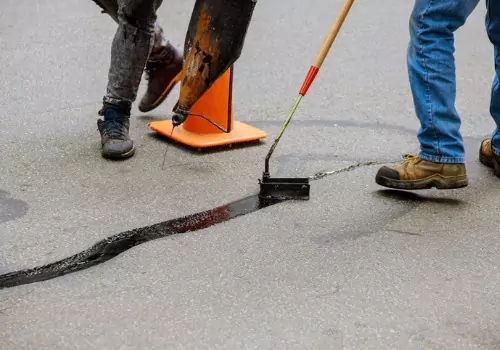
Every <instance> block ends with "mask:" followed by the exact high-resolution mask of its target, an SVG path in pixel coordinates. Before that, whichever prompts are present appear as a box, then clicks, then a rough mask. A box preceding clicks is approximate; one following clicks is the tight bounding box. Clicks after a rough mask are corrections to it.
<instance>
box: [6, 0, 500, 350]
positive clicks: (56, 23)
mask: <svg viewBox="0 0 500 350" xmlns="http://www.w3.org/2000/svg"><path fill="white" fill-rule="evenodd" d="M340 5H341V1H340V0H330V1H327V0H308V1H299V0H287V1H277V0H261V1H259V2H258V4H257V7H256V10H255V15H254V20H253V22H252V24H251V27H250V29H249V33H248V37H247V40H246V44H245V48H244V51H243V54H242V57H241V59H240V60H239V61H238V62H237V64H236V69H235V73H236V75H235V82H234V84H235V91H234V103H235V118H236V119H237V120H239V121H244V122H246V123H248V124H251V125H253V126H256V127H258V128H261V129H263V130H265V131H266V132H268V133H269V137H268V138H267V139H266V140H265V141H264V142H262V143H258V144H256V145H242V146H238V147H233V148H229V149H222V150H212V151H207V152H197V151H192V150H190V149H187V148H185V147H182V146H180V145H171V146H170V148H169V150H168V153H167V156H166V158H165V166H164V167H163V168H162V163H163V160H164V154H165V147H166V145H167V144H168V142H167V141H166V140H165V139H163V138H159V137H156V136H155V134H154V133H153V132H152V131H151V130H150V129H149V128H148V127H147V124H148V123H149V122H150V121H155V120H162V119H167V118H169V117H170V116H171V110H172V107H173V105H174V104H175V102H176V98H177V97H178V94H179V90H178V88H176V89H175V90H174V91H173V92H172V94H171V96H170V97H169V98H168V99H167V100H166V101H165V102H164V104H163V105H162V106H161V107H159V108H158V109H157V110H155V111H153V112H151V113H147V114H142V113H139V112H138V111H137V109H134V110H133V117H132V126H131V133H132V137H133V138H134V140H135V142H136V144H137V153H136V156H135V157H134V158H132V159H130V160H128V161H125V162H110V161H106V160H104V159H102V158H101V156H100V150H99V135H98V132H97V126H96V119H97V111H98V109H99V107H100V101H101V100H102V95H103V93H104V92H105V86H106V79H107V70H108V64H109V51H110V42H111V40H112V37H113V35H114V30H115V28H116V26H115V23H114V22H112V20H111V19H110V18H109V17H107V16H106V15H102V14H100V12H99V10H98V8H97V7H96V6H95V5H94V4H93V3H92V2H91V1H89V0H79V1H77V0H65V1H59V2H55V1H49V0H2V1H1V4H0V52H1V54H0V66H1V83H0V95H1V96H2V98H1V99H0V112H1V113H0V149H1V152H0V275H3V274H7V273H10V272H13V271H18V270H23V269H30V268H34V267H37V266H43V265H46V264H50V263H53V262H55V261H58V260H61V259H64V258H67V257H69V256H72V255H73V254H77V253H79V252H82V251H85V250H86V249H88V248H89V247H91V246H92V245H93V244H95V243H96V242H98V241H100V240H102V239H105V238H107V237H110V236H113V235H116V234H119V233H121V232H125V231H129V230H131V229H135V228H141V227H144V226H149V225H153V224H156V223H160V222H164V221H168V220H172V219H175V218H179V217H184V216H187V215H191V214H195V213H199V212H203V211H206V210H210V209H213V208H216V207H219V206H222V205H225V204H227V203H231V202H234V201H238V200H240V199H242V198H246V197H248V196H252V195H254V194H256V193H257V192H258V182H257V180H258V179H259V178H260V177H261V174H262V170H263V164H264V163H263V160H264V157H265V155H266V152H267V150H268V149H269V146H270V143H271V141H272V139H273V137H274V136H275V134H276V133H277V131H278V129H279V127H280V125H281V123H282V122H283V120H284V118H285V116H286V113H287V112H288V110H289V108H290V107H291V105H292V103H293V100H294V98H295V96H296V94H297V92H298V89H299V88H300V85H301V84H302V80H303V78H304V75H305V74H306V72H307V70H308V68H309V65H310V64H311V63H312V60H313V59H314V56H315V55H316V52H317V50H318V49H319V47H320V45H321V43H322V41H323V39H324V37H325V35H326V32H327V30H328V28H329V27H330V24H331V22H332V20H333V18H334V17H335V15H336V13H337V10H338V9H339V8H340ZM192 6H193V1H186V0H182V1H181V0H169V1H165V2H164V5H163V6H162V8H161V10H160V11H159V15H160V21H161V23H162V25H163V26H164V29H165V31H166V33H167V35H168V37H169V38H170V40H171V41H172V43H173V44H174V45H176V46H178V47H181V46H182V45H183V40H184V34H185V31H186V26H187V23H188V20H189V17H190V14H191V9H192ZM411 8H412V1H401V0H384V1H383V0H358V1H357V2H356V3H355V5H354V6H353V8H352V11H351V13H350V15H349V17H348V19H347V21H346V22H345V26H344V27H343V29H342V31H341V33H340V35H339V37H338V40H337V41H336V42H335V44H334V46H333V48H332V51H331V52H330V55H329V56H328V58H327V60H326V62H325V64H324V66H323V68H322V71H321V72H320V74H319V75H318V77H317V79H316V81H315V84H314V85H313V87H312V88H311V89H310V91H309V94H308V96H307V97H306V98H305V99H304V100H303V103H302V104H301V107H300V108H299V110H298V112H297V115H296V119H294V121H293V122H292V124H291V125H290V128H289V130H288V131H287V133H286V134H285V137H284V139H283V141H282V143H281V144H280V146H279V148H278V150H277V153H276V157H275V158H273V161H272V164H271V165H272V171H273V173H274V174H275V175H276V174H277V175H282V176H292V177H294V176H314V175H315V174H318V173H327V174H329V176H326V177H323V178H321V179H319V180H317V181H313V183H312V189H311V200H310V201H309V202H286V203H281V204H277V205H274V206H271V207H267V208H263V209H261V210H258V211H254V212H252V213H249V214H247V215H244V216H240V217H238V218H235V219H234V220H230V221H226V222H222V223H220V224H218V225H212V226H209V227H205V228H201V229H199V230H195V231H192V232H187V233H183V234H177V235H171V236H168V237H165V238H160V239H156V240H152V241H150V242H146V243H144V244H141V245H138V246H136V247H134V248H132V249H129V250H127V251H125V252H124V253H123V254H120V255H118V256H117V257H115V258H113V259H111V260H108V261H106V262H103V263H102V264H98V265H96V266H93V267H90V268H88V269H84V270H80V271H77V272H74V273H70V274H67V275H64V276H61V277H59V278H53V279H49V280H46V281H43V282H39V283H32V284H26V285H22V286H18V287H13V288H3V289H1V290H0V344H1V345H0V348H2V349H6V350H7V349H9V350H10V349H51V350H55V349H499V348H500V333H499V329H500V299H499V295H500V268H499V265H500V254H499V252H500V239H499V225H500V217H499V215H498V213H499V210H500V203H499V201H498V198H499V195H500V180H498V179H497V178H495V177H494V176H493V175H492V173H491V172H490V171H489V170H488V169H484V168H483V167H482V166H481V165H480V164H479V162H478V160H477V153H478V148H479V144H480V142H481V140H482V139H483V137H485V136H487V135H488V134H489V133H490V132H491V131H492V130H493V126H494V125H493V121H492V119H491V117H490V116H489V114H488V106H489V94H490V85H491V80H492V77H493V50H492V47H491V46H490V44H489V41H488V39H487V36H486V34H485V31H484V15H485V9H484V4H481V5H480V6H479V8H478V9H477V11H476V12H475V13H474V14H473V16H472V17H471V18H470V20H469V22H468V23H467V25H466V26H465V27H464V28H462V29H461V30H460V31H459V33H458V35H457V55H456V59H457V75H458V97H457V108H458V110H459V112H460V113H461V115H462V117H463V124H462V131H463V135H464V138H465V142H466V146H467V152H468V153H467V157H468V163H467V166H468V172H469V175H470V186H469V187H468V188H466V189H463V190H460V191H458V190H457V191H448V192H439V191H436V190H429V191H422V192H419V193H417V194H412V193H405V192H396V191H386V190H384V189H382V188H380V187H379V186H377V185H376V184H375V182H374V176H375V173H376V171H377V167H378V165H370V164H371V163H372V162H377V163H391V162H395V161H399V160H400V157H401V155H402V154H404V153H412V152H416V151H417V150H418V143H417V141H416V138H415V133H416V130H417V129H418V122H417V119H416V118H415V116H414V112H413V105H412V99H411V95H410V91H409V86H408V81H407V75H406V61H405V50H406V46H407V42H408V17H409V13H410V11H411ZM143 92H144V83H143V84H142V85H141V91H140V96H141V95H142V93H143ZM358 165H359V166H358ZM339 170H340V171H339Z"/></svg>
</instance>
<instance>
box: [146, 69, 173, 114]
mask: <svg viewBox="0 0 500 350" xmlns="http://www.w3.org/2000/svg"><path fill="white" fill-rule="evenodd" d="M181 77H182V72H180V73H179V74H177V75H176V76H175V77H174V79H172V81H171V82H170V84H168V86H167V88H166V89H165V91H163V93H162V94H161V95H160V97H158V99H157V100H156V101H155V102H153V103H152V104H150V105H148V106H144V105H139V111H141V112H143V113H145V112H150V111H152V110H153V109H155V108H157V107H158V106H159V105H161V104H162V103H163V101H165V99H166V98H167V96H168V95H169V94H170V92H171V91H172V89H173V88H174V87H175V85H177V83H178V82H180V81H181Z"/></svg>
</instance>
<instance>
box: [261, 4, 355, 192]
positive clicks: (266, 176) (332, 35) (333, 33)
mask: <svg viewBox="0 0 500 350" xmlns="http://www.w3.org/2000/svg"><path fill="white" fill-rule="evenodd" d="M353 3H354V0H345V1H344V3H343V5H342V8H341V9H340V11H339V13H338V14H337V17H336V18H335V21H334V23H333V24H332V26H331V27H330V30H329V32H328V36H327V37H326V39H325V41H324V42H323V46H322V47H321V49H320V51H319V53H318V55H317V56H316V59H315V60H314V63H313V65H312V66H311V68H310V69H309V72H308V74H307V76H306V79H305V80H304V83H303V84H302V88H301V89H300V92H299V96H298V97H297V100H296V101H295V104H294V105H293V108H292V110H291V111H290V114H289V115H288V118H287V119H286V121H285V123H284V124H283V126H282V127H281V130H280V132H279V133H278V136H277V138H276V140H275V141H274V143H273V145H272V146H271V149H270V150H269V153H268V154H267V157H266V162H265V169H264V173H263V176H262V180H259V183H260V197H261V198H263V199H280V200H308V199H309V194H310V184H309V178H272V177H271V175H270V172H269V160H270V159H271V156H272V154H273V152H274V150H275V149H276V147H277V145H278V143H279V141H280V139H281V137H282V136H283V133H284V132H285V130H286V128H287V126H288V124H289V123H290V121H291V120H292V117H293V116H294V114H295V112H296V111H297V108H298V107H299V104H300V101H301V100H302V98H303V97H304V96H305V95H306V94H307V91H308V90H309V88H310V87H311V85H312V83H313V81H314V79H315V78H316V75H317V74H318V72H319V70H320V68H321V66H322V65H323V62H324V61H325V58H326V56H327V55H328V52H329V51H330V48H331V47H332V45H333V42H334V41H335V39H336V37H337V35H338V33H339V31H340V28H341V27H342V24H343V23H344V21H345V19H346V17H347V15H348V13H349V11H350V9H351V7H352V5H353Z"/></svg>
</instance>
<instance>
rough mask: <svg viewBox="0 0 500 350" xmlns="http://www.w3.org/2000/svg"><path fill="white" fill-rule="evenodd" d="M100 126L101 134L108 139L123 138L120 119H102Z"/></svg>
mask: <svg viewBox="0 0 500 350" xmlns="http://www.w3.org/2000/svg"><path fill="white" fill-rule="evenodd" d="M102 126H103V134H104V135H105V136H106V137H108V138H110V139H114V140H123V139H124V138H125V136H126V133H125V127H124V125H123V123H122V122H121V121H120V120H117V119H111V120H104V121H103V122H102Z"/></svg>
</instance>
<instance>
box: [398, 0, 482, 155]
mask: <svg viewBox="0 0 500 350" xmlns="http://www.w3.org/2000/svg"><path fill="white" fill-rule="evenodd" d="M478 2H479V0H440V1H435V0H417V1H416V2H415V7H414V9H413V13H412V15H411V20H410V35H411V40H410V44H409V47H408V55H407V56H408V59H407V60H408V73H409V78H410V85H411V89H412V93H413V99H414V104H415V110H416V114H417V116H418V118H419V120H420V124H421V129H420V131H419V132H418V139H419V141H420V144H421V152H420V154H419V157H420V158H423V159H425V160H428V161H431V162H437V163H464V161H465V152H464V146H463V141H462V136H461V134H460V117H459V115H458V113H457V111H456V109H455V98H456V80H455V60H454V51H455V47H454V32H455V31H456V30H457V29H458V28H460V27H461V26H462V25H463V24H464V23H465V21H466V19H467V18H468V17H469V15H470V14H471V13H472V11H473V10H474V9H475V7H476V6H477V4H478Z"/></svg>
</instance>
